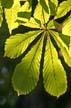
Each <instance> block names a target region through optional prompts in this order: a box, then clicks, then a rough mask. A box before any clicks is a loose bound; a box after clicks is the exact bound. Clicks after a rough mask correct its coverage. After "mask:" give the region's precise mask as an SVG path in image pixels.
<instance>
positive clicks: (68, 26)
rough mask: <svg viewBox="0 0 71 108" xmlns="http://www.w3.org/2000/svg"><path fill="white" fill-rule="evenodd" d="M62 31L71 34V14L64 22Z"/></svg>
mask: <svg viewBox="0 0 71 108" xmlns="http://www.w3.org/2000/svg"><path fill="white" fill-rule="evenodd" d="M62 33H63V34H64V35H67V36H71V15H70V16H69V17H68V18H67V19H66V20H65V22H64V23H63V27H62Z"/></svg>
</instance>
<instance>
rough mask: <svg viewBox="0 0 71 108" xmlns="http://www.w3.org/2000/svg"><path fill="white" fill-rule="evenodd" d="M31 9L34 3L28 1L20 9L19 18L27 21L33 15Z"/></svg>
mask: <svg viewBox="0 0 71 108" xmlns="http://www.w3.org/2000/svg"><path fill="white" fill-rule="evenodd" d="M31 10H32V5H31V4H30V3H29V2H28V1H26V2H25V3H24V5H22V6H21V8H20V10H19V11H18V20H23V21H24V22H27V21H28V20H29V18H30V17H31Z"/></svg>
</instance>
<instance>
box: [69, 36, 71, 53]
mask: <svg viewBox="0 0 71 108" xmlns="http://www.w3.org/2000/svg"><path fill="white" fill-rule="evenodd" d="M69 53H70V55H71V37H70V44H69Z"/></svg>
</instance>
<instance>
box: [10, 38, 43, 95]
mask: <svg viewBox="0 0 71 108" xmlns="http://www.w3.org/2000/svg"><path fill="white" fill-rule="evenodd" d="M42 42H43V39H42V38H41V39H40V40H39V41H38V42H37V43H36V45H35V46H34V47H33V48H32V49H31V50H30V51H29V53H28V54H27V55H26V56H25V57H24V58H23V59H22V61H21V62H20V63H19V64H18V65H17V66H16V68H15V72H14V74H13V78H12V84H13V87H14V89H15V90H16V91H17V93H18V95H21V94H28V93H30V92H31V91H32V90H33V89H34V88H35V87H36V85H37V82H38V80H39V74H40V59H41V53H42Z"/></svg>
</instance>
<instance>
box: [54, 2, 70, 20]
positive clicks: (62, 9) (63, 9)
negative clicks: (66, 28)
mask: <svg viewBox="0 0 71 108" xmlns="http://www.w3.org/2000/svg"><path fill="white" fill-rule="evenodd" d="M70 10H71V4H70V3H69V2H68V1H63V2H61V3H60V4H59V6H58V8H57V12H56V16H55V19H57V18H61V17H63V16H65V15H66V14H67V13H68V12H69V11H70Z"/></svg>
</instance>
